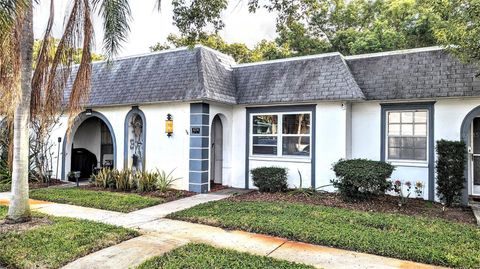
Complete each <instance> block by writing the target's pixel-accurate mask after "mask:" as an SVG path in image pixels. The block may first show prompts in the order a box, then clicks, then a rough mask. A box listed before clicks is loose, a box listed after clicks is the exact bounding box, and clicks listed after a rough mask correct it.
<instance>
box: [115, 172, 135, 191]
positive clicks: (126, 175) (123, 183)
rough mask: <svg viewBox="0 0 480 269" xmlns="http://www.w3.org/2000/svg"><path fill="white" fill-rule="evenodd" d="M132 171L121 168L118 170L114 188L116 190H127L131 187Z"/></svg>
mask: <svg viewBox="0 0 480 269" xmlns="http://www.w3.org/2000/svg"><path fill="white" fill-rule="evenodd" d="M132 181H133V179H132V171H130V170H122V171H119V172H118V174H117V179H116V182H115V184H116V188H117V190H121V191H129V190H131V189H132V185H134V184H132Z"/></svg>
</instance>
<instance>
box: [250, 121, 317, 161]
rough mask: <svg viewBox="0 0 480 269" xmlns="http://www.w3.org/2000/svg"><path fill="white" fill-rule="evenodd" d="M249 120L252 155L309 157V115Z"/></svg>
mask: <svg viewBox="0 0 480 269" xmlns="http://www.w3.org/2000/svg"><path fill="white" fill-rule="evenodd" d="M251 119H252V133H251V140H250V141H252V154H253V155H274V156H310V146H311V145H310V140H311V137H310V132H311V129H310V128H311V114H310V113H297V114H291V113H276V114H275V113H274V114H265V115H253V116H252V118H251ZM278 126H280V127H281V128H282V129H281V130H278Z"/></svg>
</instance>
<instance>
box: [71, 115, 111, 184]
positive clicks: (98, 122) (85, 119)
mask: <svg viewBox="0 0 480 269" xmlns="http://www.w3.org/2000/svg"><path fill="white" fill-rule="evenodd" d="M63 143H64V144H63V154H62V164H63V166H62V179H63V180H67V179H68V174H69V172H74V171H79V172H80V178H81V179H88V178H90V177H91V175H92V174H93V173H94V171H95V170H96V169H100V168H115V167H116V163H115V162H116V143H115V133H114V131H113V128H112V125H111V124H110V122H109V121H108V119H107V118H106V117H105V116H104V115H103V114H101V113H99V112H95V111H90V110H88V111H86V112H83V113H81V114H80V115H79V116H77V118H76V119H75V122H74V124H73V125H72V128H71V131H70V134H69V137H67V133H66V134H65V138H64V142H63Z"/></svg>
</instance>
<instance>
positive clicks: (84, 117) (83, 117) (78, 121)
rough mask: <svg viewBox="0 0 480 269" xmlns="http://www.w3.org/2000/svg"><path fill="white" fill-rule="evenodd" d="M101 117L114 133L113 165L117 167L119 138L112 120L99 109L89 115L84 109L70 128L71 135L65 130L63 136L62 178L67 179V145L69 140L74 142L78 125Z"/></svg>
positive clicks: (111, 132)
mask: <svg viewBox="0 0 480 269" xmlns="http://www.w3.org/2000/svg"><path fill="white" fill-rule="evenodd" d="M94 117H96V118H99V119H100V120H102V121H103V122H104V123H105V125H107V127H108V130H109V131H110V134H111V135H112V140H113V167H114V168H115V167H116V166H117V139H116V137H115V132H114V131H113V127H112V125H111V124H110V121H108V119H107V117H105V116H104V115H103V114H102V113H100V112H97V111H92V112H91V114H90V115H87V112H86V111H84V112H82V113H80V114H79V115H78V116H77V117H76V118H75V121H74V123H73V125H72V128H71V129H70V137H71V139H69V138H68V137H67V134H68V132H65V135H64V137H63V146H62V148H63V149H62V180H65V159H66V147H67V141H68V142H69V144H70V145H71V143H72V142H73V141H72V140H73V138H74V137H75V133H76V132H77V129H78V127H80V125H81V124H82V123H83V122H84V121H85V120H87V119H89V118H94ZM70 155H71V154H70ZM70 162H71V157H70Z"/></svg>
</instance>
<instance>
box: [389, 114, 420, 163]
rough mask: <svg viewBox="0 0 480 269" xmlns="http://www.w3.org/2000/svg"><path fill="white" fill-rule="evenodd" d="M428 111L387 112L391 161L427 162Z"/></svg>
mask: <svg viewBox="0 0 480 269" xmlns="http://www.w3.org/2000/svg"><path fill="white" fill-rule="evenodd" d="M427 129H428V111H427V110H410V111H387V156H388V159H389V160H414V161H426V160H427V147H428V145H427V138H428V131H427Z"/></svg>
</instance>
